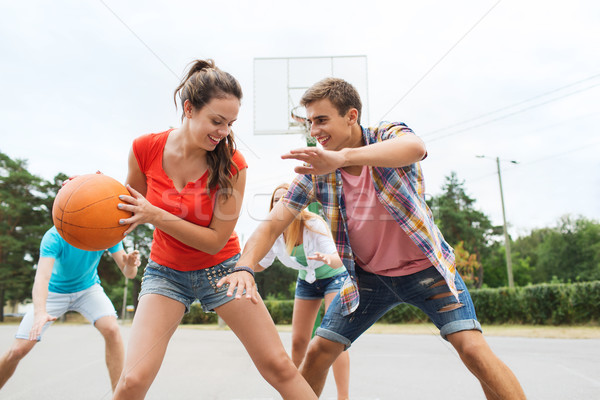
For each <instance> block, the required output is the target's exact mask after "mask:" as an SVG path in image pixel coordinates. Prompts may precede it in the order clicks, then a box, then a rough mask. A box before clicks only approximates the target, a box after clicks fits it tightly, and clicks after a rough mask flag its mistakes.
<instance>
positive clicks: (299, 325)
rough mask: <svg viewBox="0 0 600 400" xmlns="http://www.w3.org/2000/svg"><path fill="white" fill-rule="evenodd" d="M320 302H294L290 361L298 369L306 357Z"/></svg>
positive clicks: (299, 300)
mask: <svg viewBox="0 0 600 400" xmlns="http://www.w3.org/2000/svg"><path fill="white" fill-rule="evenodd" d="M320 306H321V300H320V299H319V300H303V299H295V300H294V311H293V314H292V361H293V362H294V365H295V366H296V367H299V366H300V364H301V363H302V360H304V356H305V355H306V349H307V348H308V343H309V342H310V335H311V334H312V330H313V327H314V325H315V319H316V318H317V313H318V312H319V307H320Z"/></svg>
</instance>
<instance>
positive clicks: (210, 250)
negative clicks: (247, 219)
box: [196, 241, 227, 256]
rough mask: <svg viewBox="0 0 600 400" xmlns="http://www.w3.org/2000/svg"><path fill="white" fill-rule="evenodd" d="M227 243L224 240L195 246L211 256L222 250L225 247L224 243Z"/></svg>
mask: <svg viewBox="0 0 600 400" xmlns="http://www.w3.org/2000/svg"><path fill="white" fill-rule="evenodd" d="M226 244H227V241H224V242H219V243H215V244H214V245H208V246H206V245H204V246H201V247H200V246H199V247H196V248H197V249H198V250H200V251H203V252H205V253H207V254H210V255H211V256H214V255H215V254H217V253H219V252H220V251H221V250H223V247H225V245H226Z"/></svg>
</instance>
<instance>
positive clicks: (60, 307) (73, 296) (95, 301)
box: [15, 283, 117, 342]
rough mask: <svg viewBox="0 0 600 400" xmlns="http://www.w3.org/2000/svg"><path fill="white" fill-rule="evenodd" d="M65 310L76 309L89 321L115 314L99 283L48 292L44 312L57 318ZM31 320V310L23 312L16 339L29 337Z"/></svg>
mask: <svg viewBox="0 0 600 400" xmlns="http://www.w3.org/2000/svg"><path fill="white" fill-rule="evenodd" d="M67 311H77V312H78V313H80V314H81V315H83V316H84V317H85V318H87V319H88V320H89V321H90V322H91V323H95V322H96V321H97V320H99V319H100V318H102V317H106V316H113V317H116V316H117V312H116V311H115V307H114V306H113V304H112V302H111V301H110V299H109V298H108V296H107V295H106V293H104V289H103V288H102V286H100V284H99V283H96V284H95V285H93V286H90V287H89V288H87V289H85V290H81V291H79V292H75V293H55V292H48V298H47V299H46V312H47V313H48V315H51V316H53V317H57V318H59V317H61V316H62V315H63V314H64V313H66V312H67ZM33 320H34V318H33V310H30V311H28V312H27V314H25V316H24V317H23V320H22V321H21V325H19V329H18V330H17V334H16V335H15V337H16V338H17V339H29V331H30V330H31V328H32V327H33ZM50 325H52V321H50V322H47V323H46V324H45V325H44V327H43V328H42V332H41V333H40V335H39V336H38V338H37V340H38V342H39V341H40V340H42V335H43V334H44V332H45V331H46V329H48V327H49V326H50Z"/></svg>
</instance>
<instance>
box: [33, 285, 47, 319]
mask: <svg viewBox="0 0 600 400" xmlns="http://www.w3.org/2000/svg"><path fill="white" fill-rule="evenodd" d="M31 298H32V299H33V312H34V314H40V313H45V312H46V301H47V300H48V281H45V282H42V280H40V279H36V280H35V281H34V283H33V289H32V291H31Z"/></svg>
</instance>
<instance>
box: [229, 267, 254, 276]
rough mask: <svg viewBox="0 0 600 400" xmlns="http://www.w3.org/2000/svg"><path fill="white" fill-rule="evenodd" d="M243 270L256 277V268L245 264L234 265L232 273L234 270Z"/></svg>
mask: <svg viewBox="0 0 600 400" xmlns="http://www.w3.org/2000/svg"><path fill="white" fill-rule="evenodd" d="M241 271H244V272H247V273H249V274H250V275H252V277H253V278H254V270H253V269H252V268H250V267H247V266H245V265H240V266H236V267H233V269H232V270H231V272H232V273H233V272H241Z"/></svg>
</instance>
